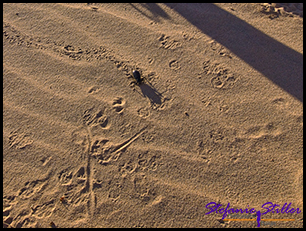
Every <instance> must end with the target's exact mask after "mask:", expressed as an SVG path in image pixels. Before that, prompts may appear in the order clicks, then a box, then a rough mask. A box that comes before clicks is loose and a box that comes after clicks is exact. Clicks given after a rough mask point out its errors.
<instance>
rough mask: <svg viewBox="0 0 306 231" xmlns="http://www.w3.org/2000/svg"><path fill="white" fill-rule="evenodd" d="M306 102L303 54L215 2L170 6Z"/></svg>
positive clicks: (172, 4) (174, 4) (169, 5)
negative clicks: (305, 99) (305, 98)
mask: <svg viewBox="0 0 306 231" xmlns="http://www.w3.org/2000/svg"><path fill="white" fill-rule="evenodd" d="M166 5H167V6H168V7H170V8H171V9H173V10H175V11H176V12H178V13H179V14H180V15H182V16H183V17H184V18H186V19H187V20H188V21H189V22H190V23H192V24H193V25H195V26H196V27H198V29H200V30H201V31H202V32H203V33H205V34H206V35H208V36H210V37H211V38H213V39H214V40H216V41H217V42H219V43H220V44H221V45H223V46H224V47H226V48H227V49H229V50H230V51H231V52H233V53H234V54H235V55H237V56H238V57H239V58H240V59H242V60H243V61H244V62H246V63H247V64H249V65H250V66H252V67H253V68H254V69H256V70H257V71H259V72H260V73H262V74H263V75H264V76H266V77H267V78H268V79H270V80H271V81H272V82H274V83H275V84H277V85H278V86H279V87H281V88H282V89H284V90H285V91H287V92H288V93H289V94H291V95H292V96H294V97H296V98H297V99H298V100H299V101H301V102H303V55H302V54H301V53H299V52H297V51H295V50H293V49H291V48H289V47H287V46H286V45H284V44H282V43H281V42H278V41H277V40H275V39H273V38H271V37H270V36H268V35H266V34H264V33H263V32H261V31H260V30H258V29H256V28H254V27H253V26H251V25H250V24H248V23H246V22H245V21H243V20H241V19H239V18H237V17H236V16H234V15H232V14H230V13H229V12H227V11H225V10H223V9H221V8H220V7H218V6H216V5H214V4H211V3H179V4H176V3H169V4H166Z"/></svg>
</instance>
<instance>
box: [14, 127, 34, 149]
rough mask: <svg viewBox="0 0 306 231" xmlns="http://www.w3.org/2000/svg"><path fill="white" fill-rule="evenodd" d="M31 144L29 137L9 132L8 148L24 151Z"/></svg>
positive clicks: (17, 131)
mask: <svg viewBox="0 0 306 231" xmlns="http://www.w3.org/2000/svg"><path fill="white" fill-rule="evenodd" d="M32 143H33V140H32V139H31V138H30V137H29V135H28V134H25V133H22V132H19V130H16V131H14V132H11V133H10V135H9V145H10V148H13V147H15V148H16V149H24V148H25V147H27V146H29V145H31V144H32Z"/></svg>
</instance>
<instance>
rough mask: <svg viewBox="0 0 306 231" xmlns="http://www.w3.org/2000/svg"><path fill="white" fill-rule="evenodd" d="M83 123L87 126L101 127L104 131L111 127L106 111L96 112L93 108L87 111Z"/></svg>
mask: <svg viewBox="0 0 306 231" xmlns="http://www.w3.org/2000/svg"><path fill="white" fill-rule="evenodd" d="M83 122H84V123H85V124H86V125H87V126H100V127H102V128H103V129H108V128H109V127H110V125H109V122H108V117H107V116H106V115H105V114H104V109H101V110H100V109H98V110H97V111H94V109H93V108H91V109H88V110H86V111H85V112H84V113H83Z"/></svg>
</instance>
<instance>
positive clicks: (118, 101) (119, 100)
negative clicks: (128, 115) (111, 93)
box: [113, 97, 125, 114]
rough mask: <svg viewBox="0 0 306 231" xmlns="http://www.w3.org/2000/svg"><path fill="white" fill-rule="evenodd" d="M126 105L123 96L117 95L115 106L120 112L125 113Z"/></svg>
mask: <svg viewBox="0 0 306 231" xmlns="http://www.w3.org/2000/svg"><path fill="white" fill-rule="evenodd" d="M124 105H125V100H124V99H123V98H121V97H117V98H115V99H114V100H113V108H114V110H115V111H116V112H118V114H122V113H123V109H124V108H123V106H124Z"/></svg>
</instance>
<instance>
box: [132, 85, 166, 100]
mask: <svg viewBox="0 0 306 231" xmlns="http://www.w3.org/2000/svg"><path fill="white" fill-rule="evenodd" d="M139 88H140V90H141V93H139V92H138V93H139V94H141V95H142V96H143V97H145V98H148V99H149V100H150V102H151V103H152V104H155V105H161V104H162V98H163V97H162V94H161V93H159V92H158V91H157V90H156V89H155V88H154V87H153V86H152V84H151V83H142V84H140V85H139Z"/></svg>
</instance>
